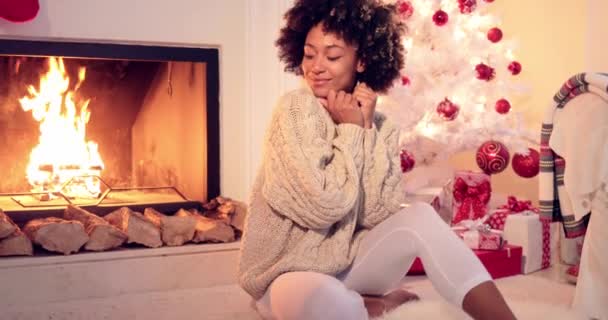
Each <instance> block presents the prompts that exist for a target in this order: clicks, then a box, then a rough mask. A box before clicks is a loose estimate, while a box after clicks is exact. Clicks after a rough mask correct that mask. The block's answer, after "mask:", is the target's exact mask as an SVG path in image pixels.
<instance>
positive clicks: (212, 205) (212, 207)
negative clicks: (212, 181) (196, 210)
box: [203, 199, 219, 211]
mask: <svg viewBox="0 0 608 320" xmlns="http://www.w3.org/2000/svg"><path fill="white" fill-rule="evenodd" d="M217 206H219V203H218V201H217V200H216V199H211V200H210V201H209V202H207V203H204V204H203V208H204V209H205V210H208V211H209V210H215V209H216V208H217Z"/></svg>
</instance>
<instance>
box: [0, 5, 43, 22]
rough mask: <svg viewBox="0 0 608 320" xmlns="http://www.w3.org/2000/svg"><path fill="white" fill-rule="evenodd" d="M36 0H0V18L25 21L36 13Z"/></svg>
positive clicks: (38, 7) (37, 9) (38, 8)
mask: <svg viewBox="0 0 608 320" xmlns="http://www.w3.org/2000/svg"><path fill="white" fill-rule="evenodd" d="M39 10H40V4H39V3H38V0H0V18H4V19H6V20H8V21H11V22H26V21H30V20H32V19H34V18H35V17H36V15H38V11H39Z"/></svg>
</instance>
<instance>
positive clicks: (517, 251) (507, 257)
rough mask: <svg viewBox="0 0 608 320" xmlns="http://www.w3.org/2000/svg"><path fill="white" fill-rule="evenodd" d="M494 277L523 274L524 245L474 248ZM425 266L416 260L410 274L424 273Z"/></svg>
mask: <svg viewBox="0 0 608 320" xmlns="http://www.w3.org/2000/svg"><path fill="white" fill-rule="evenodd" d="M473 253H475V255H476V256H477V258H479V260H480V261H481V263H482V264H483V266H484V267H485V268H486V270H488V273H490V275H491V276H492V279H498V278H503V277H509V276H513V275H518V274H521V262H522V247H520V246H515V245H510V244H506V245H505V246H503V248H502V249H500V250H473ZM424 273H425V272H424V267H423V265H422V261H421V260H420V259H419V258H416V260H414V263H413V265H412V266H411V268H410V270H409V271H408V273H407V274H408V275H422V274H424Z"/></svg>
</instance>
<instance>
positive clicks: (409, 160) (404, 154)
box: [399, 149, 416, 173]
mask: <svg viewBox="0 0 608 320" xmlns="http://www.w3.org/2000/svg"><path fill="white" fill-rule="evenodd" d="M399 158H400V159H401V172H403V173H406V172H408V171H411V170H412V169H414V166H415V165H416V160H415V159H414V156H413V155H412V154H411V153H410V152H409V151H407V150H405V149H403V150H401V152H400V153H399Z"/></svg>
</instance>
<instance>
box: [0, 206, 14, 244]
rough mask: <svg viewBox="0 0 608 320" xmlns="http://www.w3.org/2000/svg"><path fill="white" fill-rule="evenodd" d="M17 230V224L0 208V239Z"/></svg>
mask: <svg viewBox="0 0 608 320" xmlns="http://www.w3.org/2000/svg"><path fill="white" fill-rule="evenodd" d="M16 230H17V225H15V223H14V222H13V221H12V220H11V218H9V217H8V216H7V215H6V214H4V212H3V211H2V209H0V239H3V238H6V237H8V236H10V235H12V234H13V233H14V232H15V231H16Z"/></svg>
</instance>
